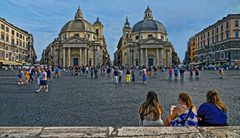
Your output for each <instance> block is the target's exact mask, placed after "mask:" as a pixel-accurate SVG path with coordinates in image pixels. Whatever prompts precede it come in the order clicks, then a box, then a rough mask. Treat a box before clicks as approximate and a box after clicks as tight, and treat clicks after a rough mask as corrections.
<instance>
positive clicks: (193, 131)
mask: <svg viewBox="0 0 240 138" xmlns="http://www.w3.org/2000/svg"><path fill="white" fill-rule="evenodd" d="M0 137H11V138H12V137H14V138H15V137H16V138H38V137H41V138H50V137H51V138H52V137H54V138H56V137H57V138H65V137H74V138H78V137H97V138H99V137H100V138H101V137H144V138H145V137H149V138H150V137H151V138H152V137H159V138H163V137H164V138H205V137H208V138H215V137H219V138H225V137H226V138H238V137H240V126H226V127H198V128H195V127H0Z"/></svg>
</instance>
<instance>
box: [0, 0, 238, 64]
mask: <svg viewBox="0 0 240 138" xmlns="http://www.w3.org/2000/svg"><path fill="white" fill-rule="evenodd" d="M148 5H149V6H150V8H151V9H152V11H153V16H154V19H155V20H159V21H160V22H162V23H163V24H164V25H165V26H166V28H167V31H168V37H169V40H170V41H171V42H172V43H173V44H174V47H175V50H176V51H177V53H178V55H179V56H180V59H183V58H184V53H185V50H186V48H187V41H188V39H189V38H190V37H191V36H193V35H194V34H196V33H197V32H199V31H201V30H202V29H204V28H205V27H207V26H209V25H211V24H213V23H215V22H216V21H217V20H219V19H222V18H223V17H224V16H226V15H227V14H229V13H240V4H239V0H231V1H230V0H228V1H227V0H201V1H199V0H181V1H176V0H114V1H110V0H101V1H100V0H92V1H87V0H1V1H0V9H2V10H1V17H2V18H5V19H6V20H7V21H9V22H10V23H12V24H14V25H16V26H18V27H19V28H22V29H24V30H26V31H28V32H29V33H32V34H33V35H34V40H35V45H34V46H35V48H36V51H37V55H38V59H40V57H41V54H42V50H43V49H45V48H46V47H47V45H48V44H49V43H51V42H52V41H53V40H54V38H56V37H58V34H59V32H60V30H61V28H62V27H63V25H64V24H65V23H67V22H68V21H69V20H72V19H73V18H74V15H75V12H76V9H77V7H78V6H80V7H81V10H82V12H83V16H84V18H85V19H86V20H88V21H89V22H91V23H93V22H95V20H96V17H97V16H99V17H100V20H101V22H102V23H103V25H104V36H105V39H106V43H107V46H108V51H109V53H110V55H111V59H113V53H114V52H115V50H116V48H117V43H118V40H119V39H120V37H121V34H122V27H123V25H124V22H125V18H126V16H128V18H129V22H130V25H131V27H133V25H134V24H135V23H137V22H138V21H140V20H142V19H143V16H144V11H145V9H146V8H147V6H148Z"/></svg>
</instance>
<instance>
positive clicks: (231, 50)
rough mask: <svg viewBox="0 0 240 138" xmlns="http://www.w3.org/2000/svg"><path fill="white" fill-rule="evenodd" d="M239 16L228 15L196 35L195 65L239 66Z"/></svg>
mask: <svg viewBox="0 0 240 138" xmlns="http://www.w3.org/2000/svg"><path fill="white" fill-rule="evenodd" d="M239 33H240V14H229V15H228V16H227V17H224V18H223V19H221V20H219V21H217V22H216V23H214V24H213V25H211V26H209V27H207V28H205V29H204V30H202V31H201V32H199V33H197V34H196V35H195V36H194V38H195V44H196V57H195V62H196V63H197V64H204V65H209V64H215V65H224V64H226V65H235V64H240V35H239Z"/></svg>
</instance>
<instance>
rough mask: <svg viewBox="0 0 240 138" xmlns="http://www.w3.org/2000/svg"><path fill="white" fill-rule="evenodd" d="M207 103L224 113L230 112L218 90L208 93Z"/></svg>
mask: <svg viewBox="0 0 240 138" xmlns="http://www.w3.org/2000/svg"><path fill="white" fill-rule="evenodd" d="M207 102H209V103H212V104H214V105H216V106H217V108H219V109H220V110H222V111H224V112H227V111H228V109H227V106H226V105H225V104H224V103H223V102H221V100H220V98H219V96H218V93H217V91H216V90H211V91H208V93H207Z"/></svg>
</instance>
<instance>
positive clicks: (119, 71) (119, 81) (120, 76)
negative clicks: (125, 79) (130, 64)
mask: <svg viewBox="0 0 240 138" xmlns="http://www.w3.org/2000/svg"><path fill="white" fill-rule="evenodd" d="M122 75H123V71H122V69H121V68H120V69H119V70H118V83H121V82H122Z"/></svg>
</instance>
